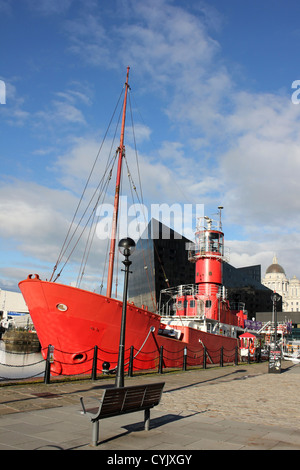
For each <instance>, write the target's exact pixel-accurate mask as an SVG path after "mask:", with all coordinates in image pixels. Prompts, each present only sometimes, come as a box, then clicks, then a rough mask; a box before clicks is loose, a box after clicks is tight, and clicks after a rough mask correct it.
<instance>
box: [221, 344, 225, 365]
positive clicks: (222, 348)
mask: <svg viewBox="0 0 300 470" xmlns="http://www.w3.org/2000/svg"><path fill="white" fill-rule="evenodd" d="M223 351H224V346H221V353H220V367H223Z"/></svg>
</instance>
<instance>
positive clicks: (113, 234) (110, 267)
mask: <svg viewBox="0 0 300 470" xmlns="http://www.w3.org/2000/svg"><path fill="white" fill-rule="evenodd" d="M129 69H130V67H127V76H126V83H125V95H124V102H123V116H122V127H121V136H120V146H119V148H118V151H119V160H118V171H117V178H116V190H115V200H114V212H113V220H112V229H111V242H110V250H109V264H108V276H107V289H106V296H107V297H111V290H112V281H113V270H114V259H115V246H116V235H117V225H118V212H119V197H120V183H121V171H122V159H123V156H124V154H125V147H124V133H125V119H126V106H127V93H128V88H129V84H128V77H129Z"/></svg>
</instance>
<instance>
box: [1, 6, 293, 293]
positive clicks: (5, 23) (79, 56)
mask: <svg viewBox="0 0 300 470" xmlns="http://www.w3.org/2000/svg"><path fill="white" fill-rule="evenodd" d="M0 15H1V30H0V57H1V61H0V80H2V82H4V83H5V85H6V104H0V123H1V126H0V161H1V186H0V226H1V232H0V253H1V258H0V259H1V262H0V286H2V287H4V288H8V289H15V288H16V286H17V282H18V281H19V280H21V279H23V278H24V277H26V276H27V274H28V273H31V272H39V273H40V274H41V277H43V278H45V277H48V276H49V273H50V272H51V269H52V267H53V265H54V263H55V261H56V258H57V255H58V252H59V250H60V246H61V243H62V242H63V239H64V236H65V234H66V231H67V229H68V224H69V222H70V220H71V217H72V215H73V212H74V210H75V207H76V204H77V202H78V198H79V195H80V190H81V188H83V186H84V183H85V179H86V177H87V175H88V172H89V169H90V165H91V163H92V162H93V160H94V158H95V155H96V153H97V149H98V147H99V144H100V142H101V139H102V136H103V133H104V132H105V129H106V126H107V124H108V120H109V117H110V115H111V113H112V110H113V108H114V105H115V103H116V100H117V98H118V96H119V94H120V91H121V89H122V86H123V83H124V81H125V76H126V67H127V65H129V66H130V67H131V69H130V79H129V82H130V86H131V96H132V100H133V101H132V102H133V108H134V110H135V111H137V110H138V113H136V115H137V118H135V125H136V137H137V147H138V150H139V152H140V170H141V177H142V180H143V181H144V186H143V191H144V198H145V202H146V203H147V206H148V207H150V206H151V204H154V203H163V202H166V203H168V204H169V205H172V204H175V203H178V204H181V205H183V204H193V205H195V204H204V206H205V212H206V213H208V215H211V214H212V213H213V212H215V210H216V207H217V206H218V205H220V204H221V205H223V206H224V212H223V229H224V231H225V236H226V240H227V246H228V247H229V248H230V262H231V264H233V265H234V266H236V267H239V266H247V265H251V264H261V265H262V274H264V271H265V269H266V267H267V266H268V265H269V264H271V262H272V257H273V255H274V253H276V254H277V257H278V260H279V263H280V264H281V265H282V266H283V267H284V268H285V271H286V274H287V276H288V277H292V276H293V275H297V276H298V277H299V276H300V268H299V263H298V257H299V242H300V235H299V229H300V220H299V206H300V200H299V197H298V193H299V191H298V186H299V175H300V131H299V129H300V126H299V121H300V106H299V105H297V104H293V103H292V100H291V96H292V93H293V91H294V90H292V88H291V86H292V83H293V81H294V80H300V65H299V46H298V44H299V39H300V27H299V16H300V4H299V2H298V1H293V0H285V1H281V0H278V1H276V2H274V1H273V0H272V1H271V0H263V1H257V0H227V1H224V0H210V1H209V2H202V1H195V0H194V1H192V0H187V1H179V0H174V1H172V0H143V1H137V0H111V1H110V2H105V1H100V0H98V1H97V0H0ZM136 119H137V120H136ZM127 144H128V146H127V147H128V148H127V149H128V153H129V154H130V153H132V141H128V142H127ZM134 171H136V170H134ZM133 174H134V176H136V173H133ZM104 252H105V249H104V247H103V246H102V245H99V246H98V247H96V248H95V252H94V254H93V257H92V261H93V262H91V263H90V272H91V274H90V278H89V279H90V281H91V283H97V282H98V281H97V280H96V279H97V277H96V274H97V271H98V268H99V267H100V268H102V267H103V257H104ZM96 254H98V255H99V260H97V256H96ZM73 268H74V269H75V265H70V267H69V270H68V271H67V274H66V277H65V279H64V278H62V281H63V282H71V281H72V280H73V279H74V275H73V271H72V270H73ZM100 271H101V270H100Z"/></svg>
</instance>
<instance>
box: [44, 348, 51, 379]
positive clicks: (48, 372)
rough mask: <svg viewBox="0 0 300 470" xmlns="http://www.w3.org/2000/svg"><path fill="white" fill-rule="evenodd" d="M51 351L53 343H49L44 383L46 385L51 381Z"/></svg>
mask: <svg viewBox="0 0 300 470" xmlns="http://www.w3.org/2000/svg"><path fill="white" fill-rule="evenodd" d="M50 351H51V344H49V345H48V351H47V359H46V365H45V375H44V384H46V385H48V384H49V383H50Z"/></svg>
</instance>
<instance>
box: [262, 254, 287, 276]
mask: <svg viewBox="0 0 300 470" xmlns="http://www.w3.org/2000/svg"><path fill="white" fill-rule="evenodd" d="M271 273H275V274H276V273H280V274H284V275H285V272H284V269H283V267H282V266H280V264H278V261H277V258H276V256H274V258H273V263H272V264H271V265H270V266H269V267H268V268H267V270H266V274H271Z"/></svg>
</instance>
